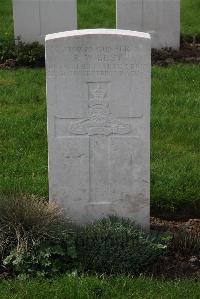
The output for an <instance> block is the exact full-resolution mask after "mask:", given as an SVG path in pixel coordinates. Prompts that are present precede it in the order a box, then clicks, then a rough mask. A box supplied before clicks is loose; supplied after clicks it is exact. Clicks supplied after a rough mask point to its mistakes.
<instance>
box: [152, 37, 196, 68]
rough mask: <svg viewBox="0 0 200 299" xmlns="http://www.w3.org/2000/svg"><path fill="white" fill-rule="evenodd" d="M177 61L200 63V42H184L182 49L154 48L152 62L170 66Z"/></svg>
mask: <svg viewBox="0 0 200 299" xmlns="http://www.w3.org/2000/svg"><path fill="white" fill-rule="evenodd" d="M175 63H194V64H200V43H188V42H182V44H181V47H180V50H173V49H170V48H166V49H161V50H156V49H153V50H152V64H153V65H158V66H168V65H170V64H175Z"/></svg>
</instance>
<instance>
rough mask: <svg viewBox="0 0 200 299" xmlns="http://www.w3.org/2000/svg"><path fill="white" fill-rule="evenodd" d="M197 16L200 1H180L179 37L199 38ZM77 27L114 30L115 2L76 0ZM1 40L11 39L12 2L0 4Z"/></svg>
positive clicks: (111, 0) (199, 13)
mask: <svg viewBox="0 0 200 299" xmlns="http://www.w3.org/2000/svg"><path fill="white" fill-rule="evenodd" d="M124 1H126V0H124ZM199 15H200V0H181V35H183V36H187V37H188V36H189V37H191V36H192V37H193V36H200V20H199ZM78 27H79V29H83V28H115V0H78ZM1 38H3V39H13V19H12V0H1V3H0V39H1Z"/></svg>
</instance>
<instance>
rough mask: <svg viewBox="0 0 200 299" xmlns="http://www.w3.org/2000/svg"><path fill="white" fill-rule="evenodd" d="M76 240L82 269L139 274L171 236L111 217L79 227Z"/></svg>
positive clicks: (151, 262) (165, 245)
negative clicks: (167, 236)
mask: <svg viewBox="0 0 200 299" xmlns="http://www.w3.org/2000/svg"><path fill="white" fill-rule="evenodd" d="M76 243H77V244H76V247H77V255H78V261H79V270H80V271H84V272H85V271H89V272H97V273H107V274H122V273H124V274H125V273H130V274H139V273H142V272H146V271H147V270H148V268H149V267H150V266H151V265H152V264H153V263H154V262H155V260H156V259H157V257H158V256H160V255H162V254H164V253H165V252H166V250H167V244H168V238H166V237H165V236H164V235H163V236H161V235H158V234H148V233H146V232H145V231H143V230H141V229H139V228H138V227H137V226H135V224H134V223H132V222H131V221H129V220H124V219H119V218H117V217H109V218H108V219H103V220H101V221H98V222H96V223H94V224H90V225H87V226H85V227H83V228H79V230H78V233H77V241H76Z"/></svg>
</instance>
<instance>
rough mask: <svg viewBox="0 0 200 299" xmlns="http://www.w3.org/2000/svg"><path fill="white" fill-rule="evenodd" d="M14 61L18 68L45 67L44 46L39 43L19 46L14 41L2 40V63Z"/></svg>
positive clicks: (0, 42)
mask: <svg viewBox="0 0 200 299" xmlns="http://www.w3.org/2000/svg"><path fill="white" fill-rule="evenodd" d="M9 59H14V60H15V61H16V65H17V66H27V67H41V66H44V65H45V51H44V46H43V45H40V44H39V43H38V42H34V43H30V44H25V43H22V42H21V41H19V42H18V44H17V45H15V44H14V42H13V41H2V40H0V63H1V64H2V63H5V62H6V61H7V60H9Z"/></svg>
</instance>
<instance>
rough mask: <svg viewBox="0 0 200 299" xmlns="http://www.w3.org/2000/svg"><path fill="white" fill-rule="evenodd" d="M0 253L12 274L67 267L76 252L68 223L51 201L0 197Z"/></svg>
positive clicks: (47, 272)
mask: <svg viewBox="0 0 200 299" xmlns="http://www.w3.org/2000/svg"><path fill="white" fill-rule="evenodd" d="M0 255H1V258H2V260H4V265H5V266H7V267H9V269H10V271H11V272H13V273H14V274H23V275H35V276H38V275H43V276H48V275H51V274H52V275H53V274H55V273H62V272H64V271H66V270H69V269H70V264H71V263H72V261H73V259H74V258H75V256H76V251H75V245H74V234H73V229H72V224H71V223H70V221H69V220H68V219H67V218H66V217H64V215H63V212H62V211H61V210H60V209H59V208H58V207H57V206H56V205H55V204H54V203H48V202H46V201H45V200H39V199H37V198H34V197H25V196H24V197H10V198H1V199H0Z"/></svg>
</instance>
